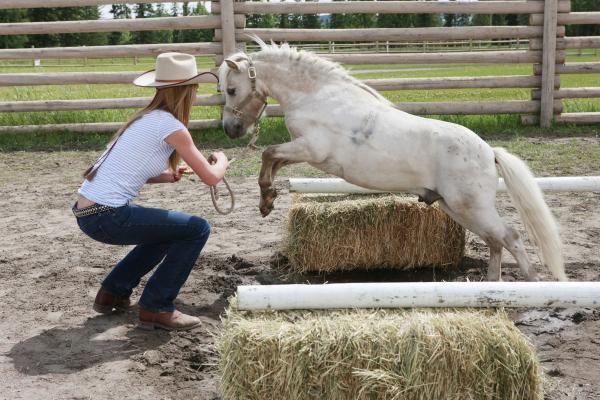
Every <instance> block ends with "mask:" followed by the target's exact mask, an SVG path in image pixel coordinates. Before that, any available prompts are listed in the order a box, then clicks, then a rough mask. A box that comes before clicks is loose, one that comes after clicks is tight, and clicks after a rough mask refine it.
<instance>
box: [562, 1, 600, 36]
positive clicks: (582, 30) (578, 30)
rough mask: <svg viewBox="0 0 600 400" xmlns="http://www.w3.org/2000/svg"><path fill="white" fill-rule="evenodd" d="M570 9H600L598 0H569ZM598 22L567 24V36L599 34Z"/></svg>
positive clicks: (599, 26)
mask: <svg viewBox="0 0 600 400" xmlns="http://www.w3.org/2000/svg"><path fill="white" fill-rule="evenodd" d="M571 10H572V11H574V12H576V11H577V12H580V11H600V1H598V0H571ZM599 35H600V24H595V25H567V36H599Z"/></svg>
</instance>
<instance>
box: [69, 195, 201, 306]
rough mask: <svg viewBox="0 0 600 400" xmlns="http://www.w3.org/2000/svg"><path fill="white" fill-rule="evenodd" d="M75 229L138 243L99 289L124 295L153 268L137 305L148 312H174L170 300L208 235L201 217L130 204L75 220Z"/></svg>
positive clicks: (116, 241) (114, 240) (106, 238)
mask: <svg viewBox="0 0 600 400" xmlns="http://www.w3.org/2000/svg"><path fill="white" fill-rule="evenodd" d="M77 224H78V225H79V228H80V229H81V230H82V231H83V232H84V233H85V234H86V235H88V236H89V237H91V238H92V239H94V240H97V241H99V242H102V243H107V244H118V245H131V244H135V245H137V246H136V247H135V248H133V250H131V252H129V254H127V256H125V258H123V259H122V260H121V261H119V263H118V264H117V265H116V266H115V267H114V268H113V270H112V271H111V272H110V273H109V274H108V276H107V277H106V279H104V281H103V282H102V287H103V288H104V289H106V290H108V291H109V292H110V293H112V294H114V295H117V296H125V297H128V296H130V295H131V292H132V291H133V288H135V287H136V286H137V285H138V284H139V283H140V279H141V278H142V277H143V276H144V275H146V274H147V273H148V272H150V271H151V270H152V269H153V268H154V267H155V266H156V265H158V264H159V263H160V265H158V268H157V269H156V271H155V272H154V274H152V276H151V277H150V279H149V280H148V283H147V284H146V287H145V288H144V292H143V293H142V297H141V298H140V300H139V304H140V306H141V307H143V308H144V309H147V310H150V311H173V310H175V306H174V305H173V301H174V300H175V298H176V297H177V295H178V294H179V290H180V289H181V287H182V286H183V284H184V283H185V281H186V280H187V278H188V276H189V274H190V272H191V270H192V268H193V267H194V264H195V262H196V259H197V258H198V255H199V254H200V251H201V250H202V248H203V247H204V245H205V244H206V240H207V239H208V236H209V234H210V225H209V224H208V222H207V221H206V220H205V219H202V218H199V217H196V216H193V215H189V214H185V213H181V212H177V211H168V210H161V209H157V208H145V207H140V206H137V205H133V204H129V205H125V206H123V207H118V208H114V209H112V210H110V211H106V212H102V213H99V214H94V215H89V216H87V217H82V218H78V219H77Z"/></svg>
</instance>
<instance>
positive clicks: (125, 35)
mask: <svg viewBox="0 0 600 400" xmlns="http://www.w3.org/2000/svg"><path fill="white" fill-rule="evenodd" d="M110 13H111V14H112V16H113V19H128V18H131V8H129V6H128V5H127V4H113V5H111V7H110ZM127 39H131V36H130V35H129V32H111V33H109V34H108V44H110V45H117V44H125V43H127Z"/></svg>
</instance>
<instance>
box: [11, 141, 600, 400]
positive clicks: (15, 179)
mask: <svg viewBox="0 0 600 400" xmlns="http://www.w3.org/2000/svg"><path fill="white" fill-rule="evenodd" d="M592 145H598V142H597V141H595V142H594V143H593V144H592ZM96 156H97V152H57V153H0V192H1V195H0V220H1V221H2V225H1V227H2V240H1V242H0V282H1V283H0V301H1V303H2V307H1V308H0V388H1V390H0V398H6V399H28V400H33V399H115V398H128V399H148V398H156V399H218V398H219V397H218V394H217V390H216V381H217V377H216V376H215V375H214V371H213V370H212V367H211V363H213V362H214V358H213V353H212V346H211V344H212V342H213V340H212V335H213V334H214V333H215V332H217V331H218V329H219V327H220V319H219V315H220V314H221V313H222V312H223V310H224V308H225V307H226V305H227V298H228V297H229V296H231V295H232V294H233V293H234V291H235V288H236V286H237V285H239V284H256V283H261V284H271V283H277V282H282V281H285V282H306V281H311V282H324V281H328V282H340V281H352V280H359V281H360V280H362V281H382V280H397V281H432V280H436V281H440V280H453V281H465V280H471V281H477V280H481V279H483V277H484V276H485V265H486V263H487V257H488V249H487V247H486V246H485V245H484V244H483V242H481V241H480V240H479V239H478V238H475V237H474V236H473V235H469V236H468V241H467V256H466V257H465V259H464V260H463V262H462V264H461V267H460V268H459V269H458V270H452V271H444V270H440V269H437V270H431V269H429V270H419V271H417V272H413V273H393V274H391V273H389V272H388V273H385V272H381V271H375V272H370V273H368V274H367V273H352V274H345V275H343V276H342V275H327V276H322V275H321V276H320V275H316V274H315V275H304V276H290V275H286V274H285V271H284V270H283V272H282V268H283V267H284V266H285V259H284V258H282V257H281V256H279V255H278V251H279V243H280V241H281V237H282V233H283V224H284V219H285V215H286V212H287V208H288V207H289V204H290V196H289V195H288V192H287V189H286V180H285V179H284V178H279V179H278V181H277V182H278V184H277V186H278V188H280V196H279V198H278V199H277V200H276V203H275V207H276V208H275V210H274V211H273V213H272V214H271V215H270V216H268V217H267V218H265V219H263V218H261V216H260V214H259V212H258V207H257V205H258V185H257V184H256V178H254V177H253V178H232V179H230V181H231V183H232V186H233V188H234V190H235V191H236V194H237V202H238V206H237V210H236V211H235V212H234V213H233V214H231V215H229V216H221V215H219V214H217V213H216V212H215V211H214V209H213V207H212V204H211V202H210V197H209V192H208V188H206V187H205V186H203V185H200V184H199V183H198V181H197V178H196V179H194V180H191V179H189V178H184V180H183V181H182V182H180V183H178V184H171V185H169V184H166V185H154V186H152V185H147V186H146V188H145V189H144V191H143V193H142V195H141V197H140V198H139V199H138V200H137V203H138V204H141V205H145V206H156V207H163V208H170V209H177V210H181V211H186V212H191V213H194V214H197V215H200V216H203V217H205V218H207V219H208V220H209V221H210V222H211V224H212V226H213V233H212V236H211V238H210V239H209V241H208V244H207V246H206V248H205V250H204V251H203V253H202V255H201V256H200V258H199V260H198V262H197V265H196V267H195V269H194V271H193V272H192V274H191V276H190V278H189V280H188V281H187V283H186V285H185V286H184V288H183V290H182V292H181V293H180V295H179V297H178V307H179V308H180V309H181V310H182V311H184V312H187V313H190V314H193V315H198V316H200V317H201V318H202V320H203V322H204V325H203V326H202V327H201V328H198V329H195V330H192V331H189V332H181V333H177V332H173V333H169V332H165V331H155V332H148V331H143V330H140V329H137V328H136V321H137V315H136V313H135V312H130V313H121V314H113V315H110V316H103V315H99V314H96V313H95V312H94V311H93V310H92V303H93V300H94V296H95V293H96V291H97V289H98V287H99V284H100V281H101V280H102V279H103V277H104V276H105V274H106V273H107V272H108V271H109V269H110V268H111V267H112V265H113V264H114V263H115V262H116V261H118V260H119V259H120V258H121V257H122V256H123V255H125V254H126V252H127V251H128V250H129V247H125V246H108V245H103V244H100V243H97V242H94V241H93V240H91V239H89V238H87V237H86V236H85V235H84V234H83V233H81V232H80V231H79V229H78V228H77V225H76V223H75V219H74V217H73V216H72V214H71V212H70V206H71V204H72V202H73V201H74V199H75V191H76V189H77V188H78V186H79V184H80V182H81V178H80V176H81V172H82V171H83V170H84V169H85V167H86V166H87V165H88V164H89V163H90V162H91V161H92V160H93V159H94V157H96ZM579 168H580V171H578V173H577V174H578V175H590V174H597V173H598V172H597V169H598V167H597V166H590V165H587V166H586V165H581V166H580V167H579ZM283 174H284V175H285V171H284V172H283ZM557 174H559V173H557ZM192 179H193V178H192ZM546 199H547V201H548V204H549V206H550V208H551V209H552V211H553V212H554V214H555V215H556V216H557V217H558V221H559V223H560V225H561V236H562V240H563V243H564V248H565V258H566V271H567V275H568V276H569V278H571V279H573V280H582V281H583V280H593V281H598V280H600V193H578V194H575V193H561V194H548V195H547V196H546ZM223 200H224V201H225V199H223ZM498 203H499V208H500V213H501V215H503V217H504V218H505V219H506V220H509V221H511V223H512V224H513V226H515V227H517V228H518V229H519V230H520V231H521V232H522V231H523V227H522V225H521V223H520V222H519V220H518V217H517V215H516V210H515V209H514V208H513V207H512V205H511V204H510V201H509V199H508V197H507V196H506V195H499V196H498ZM528 252H529V255H530V259H531V260H532V261H533V263H534V265H535V266H536V268H537V269H538V271H540V272H541V273H542V276H543V277H544V278H546V279H547V278H548V277H549V274H548V273H547V271H545V270H542V269H541V267H540V265H539V259H538V258H537V255H536V254H535V250H534V249H533V248H532V247H531V246H528ZM503 267H504V268H503V278H504V280H523V277H522V275H521V274H520V272H519V270H518V268H517V267H516V264H515V263H514V261H513V260H512V258H511V257H510V256H509V255H508V254H507V253H506V252H505V256H504V263H503ZM135 294H136V296H137V295H139V291H138V292H136V293H135ZM512 315H513V318H514V321H515V323H516V325H517V326H518V327H519V329H521V330H522V331H523V332H524V333H525V334H526V335H527V336H528V338H529V339H530V340H531V341H532V342H533V343H534V345H535V347H536V348H537V351H538V356H539V359H540V360H541V362H542V365H543V367H544V370H545V373H546V377H547V382H546V393H547V395H546V398H547V399H551V400H559V399H560V400H563V399H577V400H592V399H595V400H598V399H600V310H590V309H580V308H574V309H528V310H520V311H514V312H512Z"/></svg>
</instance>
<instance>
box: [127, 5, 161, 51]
mask: <svg viewBox="0 0 600 400" xmlns="http://www.w3.org/2000/svg"><path fill="white" fill-rule="evenodd" d="M133 12H134V13H135V18H136V19H141V18H152V17H153V16H154V8H153V7H152V4H143V3H138V4H136V5H135V6H134V7H133ZM157 36H158V35H157V33H156V32H155V31H138V32H131V39H132V41H133V43H136V44H151V43H157V41H158V40H157Z"/></svg>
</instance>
